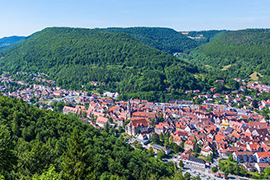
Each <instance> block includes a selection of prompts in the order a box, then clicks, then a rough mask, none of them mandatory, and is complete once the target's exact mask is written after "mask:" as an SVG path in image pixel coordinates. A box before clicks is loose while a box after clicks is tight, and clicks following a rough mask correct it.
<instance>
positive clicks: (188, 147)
mask: <svg viewBox="0 0 270 180" xmlns="http://www.w3.org/2000/svg"><path fill="white" fill-rule="evenodd" d="M194 147H195V142H193V141H189V140H188V141H186V142H185V143H184V149H185V150H194Z"/></svg>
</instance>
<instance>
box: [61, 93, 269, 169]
mask: <svg viewBox="0 0 270 180" xmlns="http://www.w3.org/2000/svg"><path fill="white" fill-rule="evenodd" d="M87 102H88V103H89V107H88V109H86V108H85V106H79V105H77V106H76V107H74V108H72V107H68V106H65V107H64V111H63V112H64V113H65V114H66V113H77V114H83V113H84V114H85V115H86V117H89V118H93V117H94V122H93V121H91V123H92V124H93V125H94V126H96V127H105V126H106V124H108V125H115V124H117V125H118V126H122V127H123V125H124V124H125V122H126V121H128V123H127V124H126V126H125V127H123V128H124V129H125V132H126V133H127V134H128V135H130V136H134V137H135V136H136V137H138V139H140V141H139V142H141V143H142V144H144V145H145V144H146V143H147V142H149V137H150V136H151V134H152V133H154V132H155V133H157V134H161V133H169V134H170V135H171V137H172V138H173V141H174V143H176V144H177V145H181V144H183V145H184V150H185V152H183V153H182V154H181V159H182V160H184V161H186V162H188V163H190V164H193V165H197V166H200V167H202V166H205V165H207V163H206V162H205V161H204V160H202V159H199V158H195V157H194V156H193V155H194V154H195V153H194V148H195V146H196V145H199V146H200V149H201V150H200V155H201V156H204V157H209V156H210V155H211V154H213V153H218V154H219V156H220V157H222V158H228V157H229V156H230V155H231V154H232V156H233V158H234V159H235V160H236V161H237V162H238V163H241V164H243V165H244V166H245V167H247V169H248V170H253V171H254V170H257V171H259V172H261V171H262V170H263V169H264V168H265V167H269V165H268V163H270V135H269V131H270V126H269V125H268V121H267V120H266V119H265V117H263V116H261V115H259V114H257V113H255V112H253V111H250V110H244V109H236V108H232V107H230V106H227V105H217V104H209V103H203V104H201V105H194V104H193V103H192V101H184V100H173V101H170V102H169V103H152V102H148V101H146V100H139V99H133V100H129V101H128V102H123V101H114V100H113V99H108V98H105V97H103V98H100V97H97V96H96V97H94V98H92V99H91V100H90V99H89V101H87ZM153 122H155V124H156V125H155V126H153V125H152V123H153ZM164 148H165V147H162V146H158V145H155V149H157V150H160V149H164ZM166 152H167V153H170V150H169V149H167V150H166ZM258 167H259V168H260V170H258Z"/></svg>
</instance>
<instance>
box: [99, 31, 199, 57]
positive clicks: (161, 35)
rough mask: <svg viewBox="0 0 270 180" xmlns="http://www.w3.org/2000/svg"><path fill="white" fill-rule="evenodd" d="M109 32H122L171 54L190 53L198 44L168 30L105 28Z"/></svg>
mask: <svg viewBox="0 0 270 180" xmlns="http://www.w3.org/2000/svg"><path fill="white" fill-rule="evenodd" d="M103 30H105V31H109V32H124V33H127V34H130V35H132V36H133V37H134V38H135V39H137V40H138V41H140V42H142V43H143V44H146V45H148V46H150V47H153V48H156V49H159V50H161V51H165V52H168V53H170V54H173V53H175V52H180V53H181V52H190V51H191V50H192V49H194V48H195V47H197V46H198V45H199V44H200V43H198V42H196V41H194V40H192V39H190V38H187V37H186V36H184V35H182V33H180V32H177V31H175V30H173V29H170V28H160V27H132V28H107V29H103Z"/></svg>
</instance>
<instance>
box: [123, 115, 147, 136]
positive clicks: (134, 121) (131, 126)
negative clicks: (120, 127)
mask: <svg viewBox="0 0 270 180" xmlns="http://www.w3.org/2000/svg"><path fill="white" fill-rule="evenodd" d="M149 127H150V126H149V124H148V122H147V120H146V119H145V118H131V121H130V123H128V124H127V125H126V127H125V131H126V133H127V134H128V135H130V136H135V135H136V134H137V133H138V132H140V133H143V132H146V133H148V129H149Z"/></svg>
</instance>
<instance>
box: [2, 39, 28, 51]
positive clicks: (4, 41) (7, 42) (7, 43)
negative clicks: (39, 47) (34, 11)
mask: <svg viewBox="0 0 270 180" xmlns="http://www.w3.org/2000/svg"><path fill="white" fill-rule="evenodd" d="M24 38H25V37H23V36H10V37H4V38H1V39H0V50H2V49H4V48H6V47H8V46H10V45H12V44H14V43H16V42H18V41H20V40H22V39H24Z"/></svg>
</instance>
